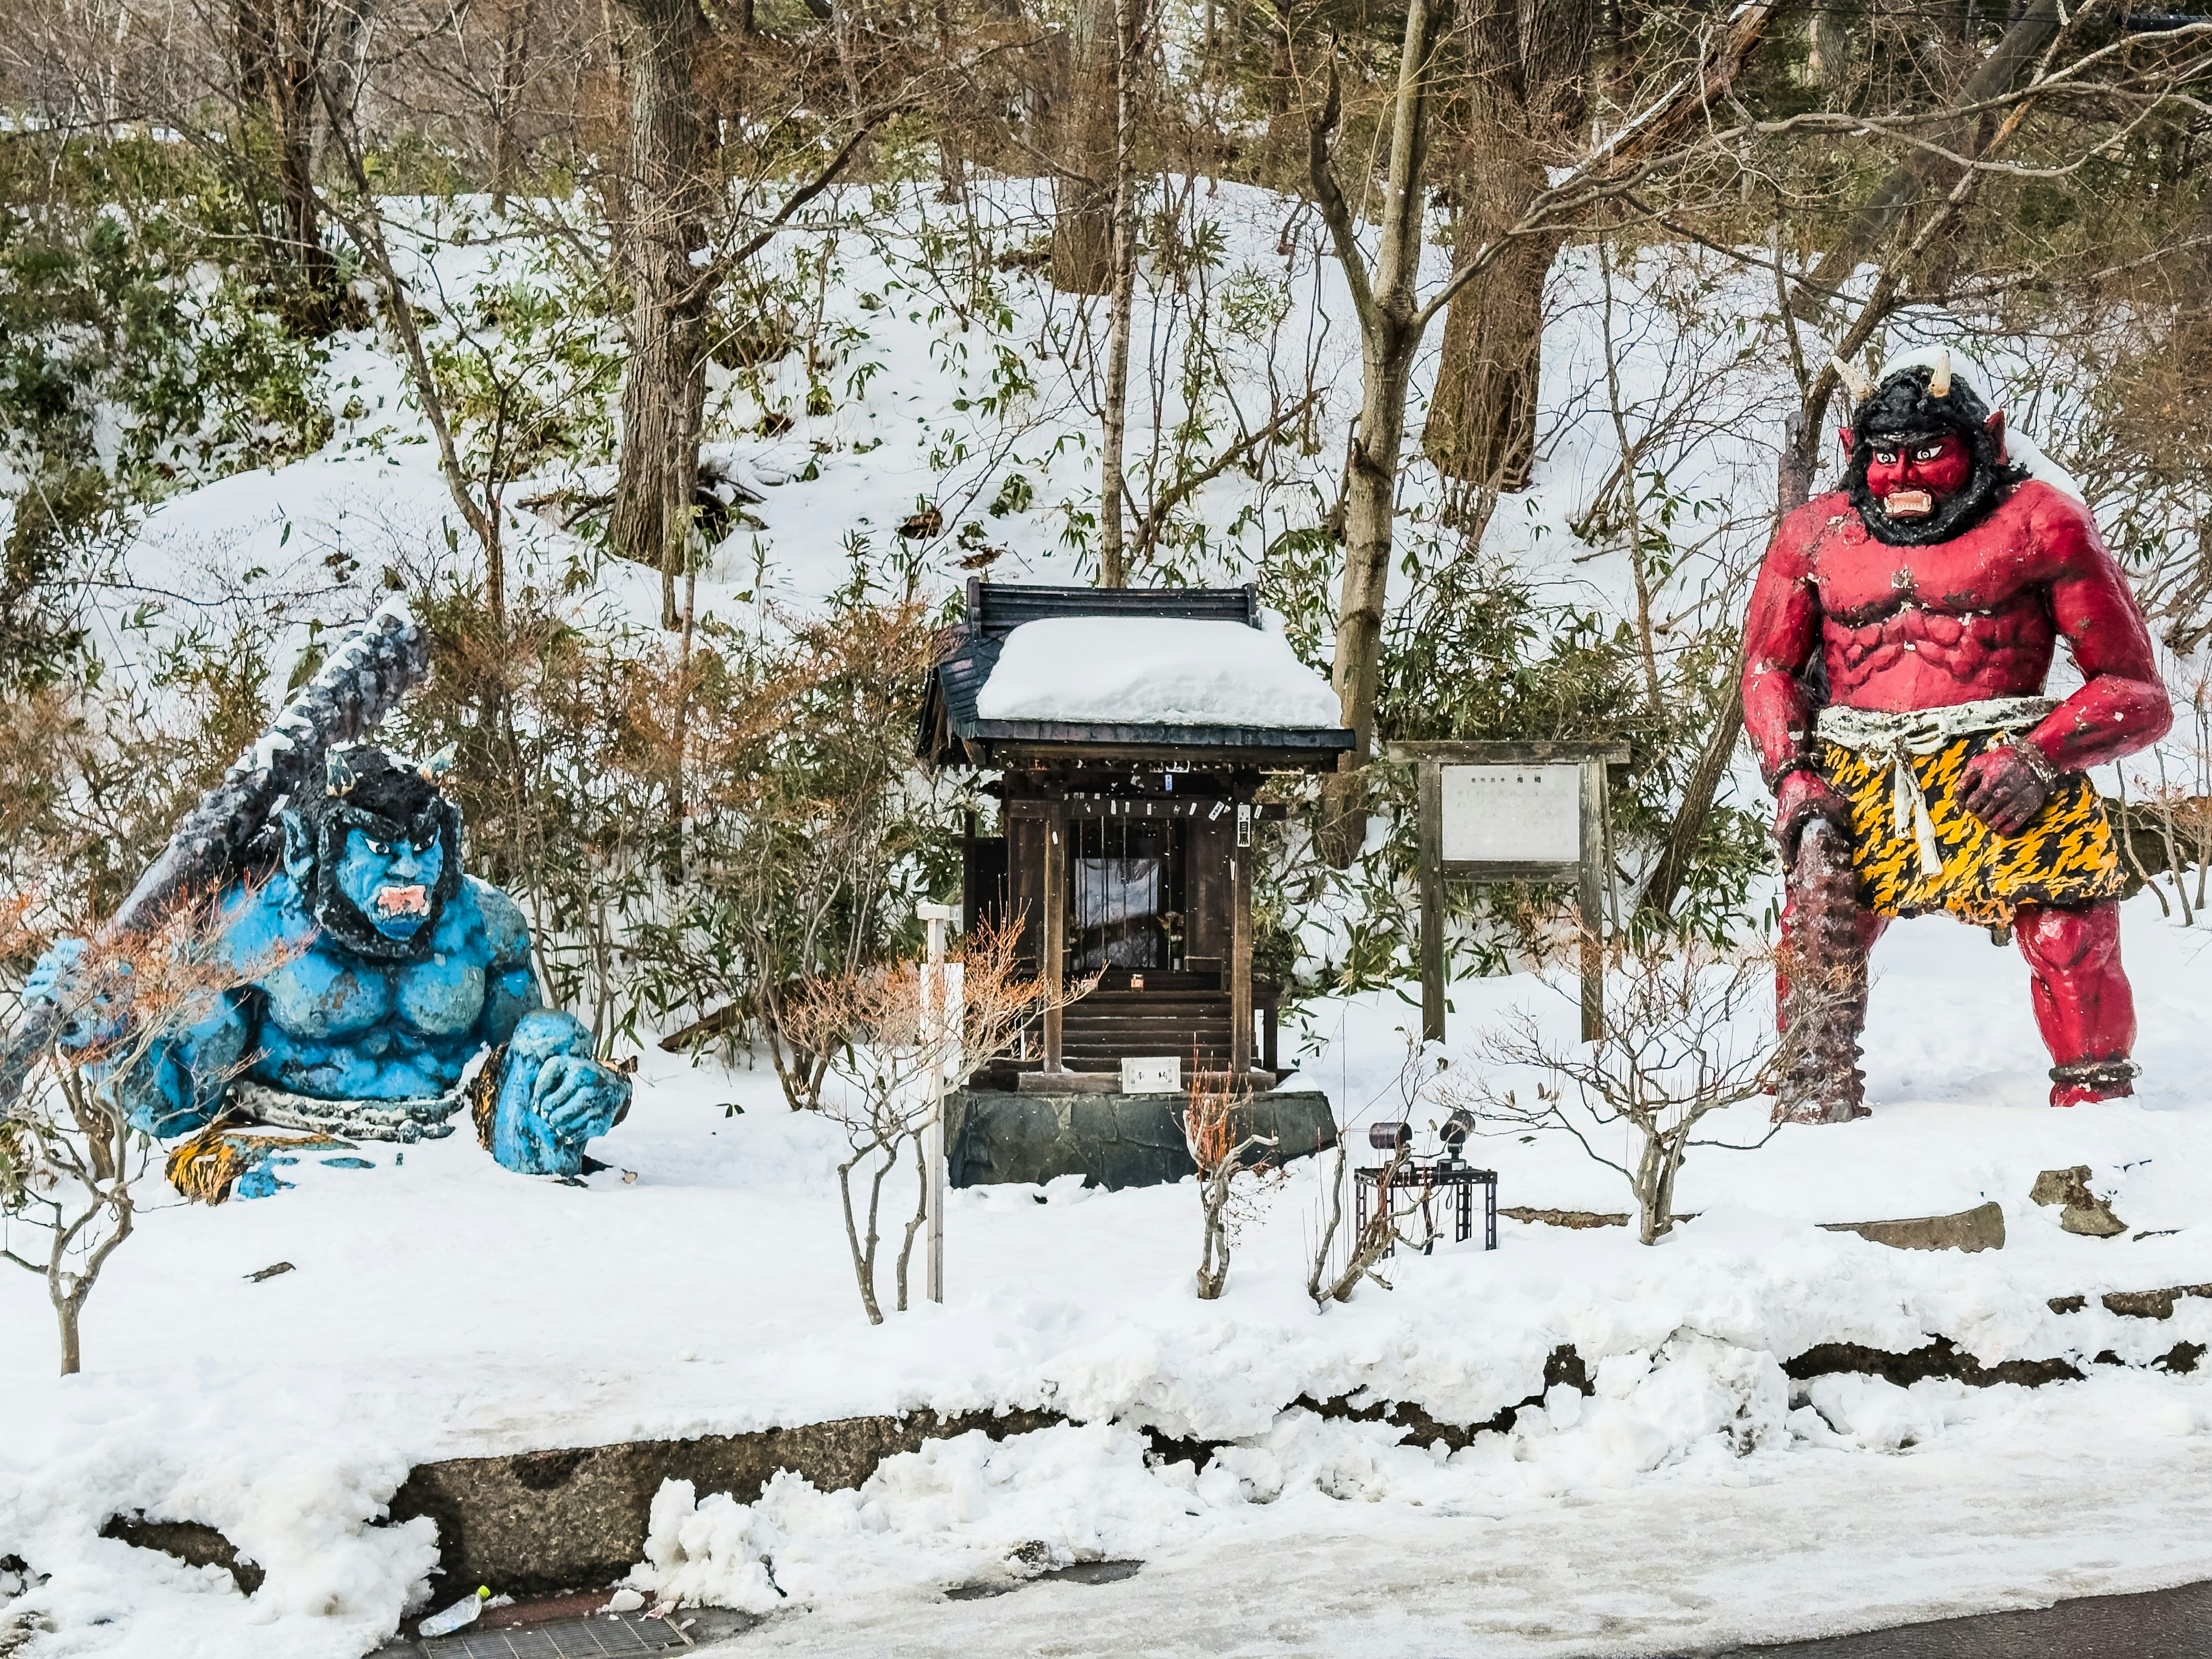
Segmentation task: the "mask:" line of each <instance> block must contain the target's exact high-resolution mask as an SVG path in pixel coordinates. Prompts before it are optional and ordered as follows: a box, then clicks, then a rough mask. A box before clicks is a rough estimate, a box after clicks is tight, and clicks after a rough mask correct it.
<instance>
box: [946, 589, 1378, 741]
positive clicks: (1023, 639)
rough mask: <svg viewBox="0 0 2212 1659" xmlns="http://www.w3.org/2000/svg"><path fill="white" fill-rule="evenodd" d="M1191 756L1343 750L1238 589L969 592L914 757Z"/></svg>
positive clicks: (1333, 717) (1328, 716)
mask: <svg viewBox="0 0 2212 1659" xmlns="http://www.w3.org/2000/svg"><path fill="white" fill-rule="evenodd" d="M999 744H1016V745H1019V746H1022V747H1025V748H1026V747H1033V746H1038V745H1042V746H1044V747H1046V748H1066V747H1073V748H1079V749H1088V750H1098V749H1105V750H1115V749H1121V750H1127V749H1129V748H1132V747H1142V748H1151V749H1157V748H1161V747H1172V748H1190V747H1202V748H1206V749H1209V750H1240V751H1245V752H1246V754H1247V756H1248V757H1249V759H1250V760H1251V761H1252V762H1254V763H1259V764H1280V765H1324V766H1325V765H1329V764H1333V763H1334V757H1335V756H1336V755H1337V754H1338V753H1340V752H1341V751H1342V750H1346V749H1347V748H1349V747H1350V746H1351V744H1352V734H1351V732H1348V731H1346V730H1345V729H1343V728H1342V727H1341V726H1339V725H1338V703H1337V699H1336V696H1335V694H1334V692H1332V691H1331V690H1329V686H1328V681H1327V680H1326V679H1324V678H1322V676H1321V675H1319V674H1317V673H1316V672H1315V671H1313V670H1312V669H1310V668H1309V667H1307V666H1306V665H1304V663H1302V662H1300V661H1299V660H1298V659H1297V654H1296V653H1294V652H1292V651H1291V647H1290V641H1287V640H1286V639H1285V638H1284V637H1283V635H1281V634H1280V633H1279V631H1276V630H1274V629H1269V628H1267V627H1266V626H1265V625H1264V622H1263V618H1262V617H1261V611H1260V606H1259V602H1258V599H1257V597H1256V596H1255V594H1254V593H1253V592H1252V590H1251V589H1249V588H1174V589H1156V590H1147V589H1141V588H1136V589H1133V588H1118V589H1099V588H1081V587H1045V586H1027V585H1015V584H1010V583H995V582H979V583H975V584H973V585H971V586H970V587H969V593H968V617H967V622H966V625H965V626H964V627H963V628H962V629H961V630H960V631H959V632H958V633H957V635H954V636H953V637H952V639H951V643H950V644H949V645H948V646H947V647H946V648H945V651H944V653H942V655H941V656H940V658H939V665H938V671H937V673H936V675H935V677H934V678H933V681H932V684H931V686H930V691H929V696H928V700H927V704H926V705H925V707H924V708H923V711H922V732H921V750H922V752H923V753H924V754H927V755H930V756H933V757H935V758H938V759H940V760H946V759H952V758H955V757H957V756H958V755H960V754H963V753H964V755H965V757H966V758H967V759H968V760H969V761H970V762H972V763H984V757H985V754H986V752H987V750H989V749H991V748H992V747H994V746H996V745H999Z"/></svg>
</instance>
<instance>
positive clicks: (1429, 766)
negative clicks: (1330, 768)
mask: <svg viewBox="0 0 2212 1659" xmlns="http://www.w3.org/2000/svg"><path fill="white" fill-rule="evenodd" d="M1413 779H1414V787H1415V789H1416V791H1417V796H1416V799H1418V801H1419V809H1420V810H1419V825H1420V831H1419V834H1420V853H1419V859H1420V866H1421V872H1420V873H1421V1041H1422V1042H1443V1040H1444V847H1443V816H1444V814H1443V769H1441V768H1440V767H1438V766H1437V764H1436V763H1434V762H1433V761H1423V762H1422V763H1421V764H1420V768H1419V770H1418V771H1417V772H1415V774H1414V775H1413Z"/></svg>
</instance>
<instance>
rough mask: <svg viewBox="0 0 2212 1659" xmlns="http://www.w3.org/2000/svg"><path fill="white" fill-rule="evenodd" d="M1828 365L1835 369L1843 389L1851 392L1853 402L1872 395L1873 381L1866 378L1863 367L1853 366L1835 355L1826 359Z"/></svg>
mask: <svg viewBox="0 0 2212 1659" xmlns="http://www.w3.org/2000/svg"><path fill="white" fill-rule="evenodd" d="M1828 366H1829V367H1830V368H1833V369H1834V370H1835V371H1836V378H1837V379H1838V380H1841V381H1842V382H1843V383H1844V390H1845V391H1846V392H1850V394H1851V399H1852V401H1853V402H1854V403H1864V402H1865V401H1866V400H1867V399H1868V398H1871V397H1873V396H1874V382H1873V381H1872V380H1869V379H1867V377H1866V371H1865V370H1864V369H1863V368H1853V367H1852V366H1851V365H1850V364H1849V363H1847V362H1844V360H1843V359H1842V358H1841V357H1835V356H1832V357H1830V358H1829V359H1828Z"/></svg>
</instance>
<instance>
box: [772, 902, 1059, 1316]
mask: <svg viewBox="0 0 2212 1659" xmlns="http://www.w3.org/2000/svg"><path fill="white" fill-rule="evenodd" d="M1019 940H1020V932H1019V929H1018V928H1004V929H1000V928H989V927H979V928H978V929H976V930H975V933H973V934H972V935H970V936H969V939H968V940H967V941H966V944H965V948H964V949H963V950H962V951H961V952H960V953H959V956H958V957H957V962H956V963H954V964H953V965H952V967H951V974H952V975H954V981H953V985H952V988H951V992H950V994H949V997H948V1001H949V1002H950V1004H951V1006H949V1007H948V1008H947V1009H946V1010H945V1012H943V1013H942V1014H939V1012H937V1011H935V1010H934V1009H933V1007H932V1006H931V1005H932V992H931V990H930V987H929V985H928V981H927V969H926V968H925V967H924V966H923V964H921V963H915V962H902V963H894V964H892V965H890V966H888V967H882V968H872V969H864V970H862V971H860V972H857V973H851V974H842V975H836V976H834V977H830V978H825V979H820V980H817V981H814V982H813V983H812V984H811V986H809V987H807V990H806V992H805V995H804V996H803V997H800V998H793V999H791V1000H787V1002H786V1003H785V1004H784V1005H783V1008H782V1018H781V1027H782V1034H783V1039H784V1041H785V1042H787V1043H790V1044H791V1045H793V1047H795V1048H803V1049H805V1050H809V1051H811V1052H812V1053H814V1054H820V1055H822V1056H823V1060H824V1063H825V1064H826V1065H827V1066H828V1068H829V1072H830V1073H832V1074H833V1075H834V1076H835V1077H836V1079H837V1081H838V1082H839V1083H841V1084H842V1085H844V1086H843V1089H842V1092H825V1094H824V1095H823V1099H822V1102H821V1103H820V1105H819V1106H817V1108H816V1109H817V1110H818V1111H820V1112H821V1113H822V1114H823V1116H825V1117H827V1118H829V1120H830V1121H832V1122H834V1123H835V1124H836V1125H837V1127H838V1128H839V1129H840V1130H841V1131H842V1133H843V1134H844V1136H845V1143H846V1146H847V1149H848V1151H847V1155H846V1156H845V1157H844V1158H840V1159H839V1160H838V1164H837V1193H838V1198H839V1200H840V1202H841V1203H842V1206H843V1207H844V1214H845V1240H846V1243H847V1244H848V1246H849V1247H850V1249H851V1251H852V1258H853V1276H854V1279H855V1280H856V1281H857V1282H858V1283H859V1285H860V1305H861V1306H862V1307H863V1308H865V1309H866V1310H867V1315H868V1320H869V1322H870V1323H872V1324H877V1325H880V1324H882V1323H883V1322H884V1314H883V1305H882V1303H881V1301H880V1299H879V1297H878V1293H877V1289H876V1267H877V1260H878V1255H879V1253H880V1246H881V1244H882V1242H883V1227H884V1218H883V1201H884V1182H886V1181H888V1180H889V1179H890V1176H891V1175H892V1174H893V1172H894V1171H895V1170H897V1169H898V1167H899V1166H900V1165H901V1164H902V1163H904V1162H906V1161H907V1159H908V1157H909V1156H910V1157H911V1159H912V1163H913V1167H914V1170H915V1187H916V1197H915V1209H914V1213H913V1216H912V1218H910V1219H909V1220H908V1222H907V1223H906V1224H905V1235H904V1237H902V1239H901V1241H900V1244H899V1252H898V1260H897V1263H896V1291H897V1309H898V1310H899V1311H900V1312H904V1311H905V1310H906V1305H907V1269H908V1264H909V1262H910V1261H911V1259H912V1256H913V1254H914V1241H915V1235H916V1234H917V1233H918V1232H919V1231H921V1225H922V1222H923V1219H924V1218H925V1216H926V1214H927V1203H928V1197H929V1194H928V1185H927V1182H928V1172H927V1164H926V1161H925V1159H924V1158H923V1146H922V1135H923V1133H924V1132H925V1131H927V1129H928V1128H929V1127H930V1126H931V1125H932V1124H933V1122H934V1121H936V1111H937V1094H938V1091H937V1090H936V1089H935V1088H933V1086H932V1085H933V1080H934V1079H938V1078H940V1077H941V1078H943V1079H945V1081H946V1082H948V1083H950V1084H955V1085H957V1084H958V1083H960V1082H962V1081H964V1080H965V1079H967V1078H968V1077H969V1074H970V1073H973V1072H975V1069H976V1068H977V1067H978V1066H981V1065H982V1064H983V1063H984V1062H985V1061H986V1060H989V1059H990V1058H991V1057H992V1056H993V1055H994V1054H1000V1053H1002V1052H1004V1051H1005V1049H1006V1048H1007V1046H1008V1045H1009V1044H1010V1043H1012V1041H1013V1039H1014V1036H1015V1034H1016V1033H1017V1032H1018V1031H1019V1030H1022V1028H1023V1027H1024V1026H1025V1025H1026V1024H1029V1023H1030V1021H1032V1020H1034V1019H1036V1018H1040V1017H1042V1014H1043V1013H1044V1012H1045V1011H1046V1010H1047V1009H1048V1008H1050V1007H1054V1006H1066V1004H1067V1003H1069V1002H1073V1001H1074V1000H1076V999H1077V998H1079V997H1081V996H1084V995H1085V994H1088V993H1089V991H1090V990H1091V986H1092V985H1094V984H1096V983H1097V981H1096V980H1095V979H1094V980H1088V981H1080V982H1076V983H1070V984H1068V985H1066V986H1065V987H1063V989H1062V991H1061V993H1060V997H1059V999H1058V1000H1057V1001H1055V1000H1054V996H1053V994H1051V993H1050V992H1049V991H1048V990H1047V988H1046V987H1045V984H1044V981H1042V980H1041V979H1034V978H1030V977H1029V976H1027V975H1025V974H1024V971H1023V969H1022V966H1021V963H1020V959H1019V957H1018V955H1017V951H1018V948H1019ZM856 1184H858V1185H861V1186H864V1187H865V1202H863V1201H862V1197H863V1195H862V1194H860V1193H859V1192H856V1191H855V1187H856Z"/></svg>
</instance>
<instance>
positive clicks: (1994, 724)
mask: <svg viewBox="0 0 2212 1659" xmlns="http://www.w3.org/2000/svg"><path fill="white" fill-rule="evenodd" d="M2057 707H2058V704H2057V702H2056V701H2055V700H2054V699H2052V698H2050V697H1992V698H1990V699H1988V700H1987V701H1984V702H1961V703H1954V704H1952V705H1951V706H1950V707H1949V708H1915V709H1906V710H1902V711H1899V712H1898V713H1894V714H1893V713H1891V712H1889V711H1888V710H1887V709H1880V708H1843V707H1841V706H1835V707H1831V708H1823V709H1822V710H1821V711H1820V717H1819V718H1818V719H1817V720H1814V723H1813V729H1814V731H1815V732H1818V733H1819V734H1820V736H1821V737H1822V738H1826V740H1827V741H1828V742H1830V743H1832V744H1836V745H1837V746H1838V748H1843V749H1848V750H1851V751H1852V752H1853V753H1854V754H1857V756H1859V757H1861V758H1862V759H1864V760H1869V761H1872V762H1875V763H1887V765H1888V767H1889V813H1890V825H1891V828H1892V829H1893V830H1894V831H1895V832H1896V833H1897V834H1898V835H1899V836H1911V837H1912V841H1913V844H1914V845H1915V846H1916V847H1917V848H1919V850H1920V873H1921V874H1922V875H1923V876H1925V877H1930V878H1932V877H1935V876H1937V875H1940V874H1941V873H1942V869H1943V854H1942V850H1941V849H1940V848H1937V846H1936V820H1935V818H1934V817H1932V816H1930V814H1929V811H1928V798H1927V797H1926V796H1925V795H1924V794H1923V793H1921V789H1920V785H1919V783H1918V781H1917V780H1915V778H1914V777H1913V775H1912V757H1914V756H1915V755H1934V754H1939V753H1941V752H1942V750H1944V749H1945V748H1947V747H1948V745H1949V744H1951V743H1952V742H1953V741H1954V739H1956V738H1963V737H1968V736H1971V735H1972V734H1973V733H1975V732H2006V733H2010V732H2013V731H2015V730H2020V729H2024V728H2027V727H2030V726H2040V725H2041V724H2042V723H2043V721H2044V720H2045V718H2046V717H2047V716H2048V715H2049V714H2050V713H2051V710H2052V709H2054V708H2057Z"/></svg>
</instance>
